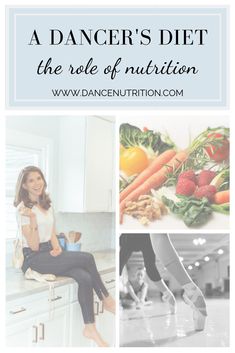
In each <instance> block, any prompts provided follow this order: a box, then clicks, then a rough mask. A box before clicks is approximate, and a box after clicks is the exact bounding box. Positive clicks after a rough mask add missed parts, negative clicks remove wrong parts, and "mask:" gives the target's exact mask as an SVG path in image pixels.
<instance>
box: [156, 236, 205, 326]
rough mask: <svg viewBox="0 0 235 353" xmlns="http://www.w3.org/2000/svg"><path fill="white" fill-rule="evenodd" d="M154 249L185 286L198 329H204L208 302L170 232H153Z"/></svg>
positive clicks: (187, 300)
mask: <svg viewBox="0 0 235 353" xmlns="http://www.w3.org/2000/svg"><path fill="white" fill-rule="evenodd" d="M151 241H152V245H153V249H154V251H155V253H156V254H157V256H158V257H159V258H160V260H161V261H162V263H163V265H164V266H165V267H166V268H167V270H168V271H169V273H171V275H172V276H173V277H174V278H175V279H176V280H177V281H178V282H179V284H180V285H181V286H182V287H183V289H184V291H185V293H184V299H185V301H186V302H187V304H189V303H190V304H191V306H192V307H193V309H194V323H195V328H196V330H202V329H204V324H205V317H206V315H207V312H206V303H205V299H204V296H203V294H202V292H201V290H200V289H199V288H198V287H197V286H196V284H195V283H193V281H192V279H191V277H190V276H189V275H188V273H187V271H186V270H185V268H184V266H183V265H182V263H181V261H180V259H179V256H178V254H177V252H176V250H175V248H174V246H173V244H172V242H171V241H170V238H169V235H168V234H151Z"/></svg>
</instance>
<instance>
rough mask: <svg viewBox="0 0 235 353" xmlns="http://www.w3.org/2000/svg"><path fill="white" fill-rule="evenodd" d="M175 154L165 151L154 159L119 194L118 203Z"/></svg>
mask: <svg viewBox="0 0 235 353" xmlns="http://www.w3.org/2000/svg"><path fill="white" fill-rule="evenodd" d="M175 155H176V152H175V151H174V150H167V151H165V152H163V153H161V154H160V155H159V156H158V157H156V158H155V159H154V160H153V162H152V163H151V164H150V165H149V166H148V167H147V168H146V169H144V170H143V171H142V172H141V173H140V174H139V175H138V176H137V177H136V178H135V180H134V181H133V182H132V183H131V184H130V185H128V186H127V187H126V188H125V189H124V190H123V191H122V192H121V193H120V202H121V201H123V200H124V199H125V198H126V197H127V196H128V195H129V194H130V193H131V192H132V191H134V190H135V189H136V188H137V187H138V186H140V185H141V184H142V183H144V182H145V180H147V179H148V178H149V177H150V176H151V175H153V174H154V173H156V172H158V171H159V170H160V169H161V168H162V167H163V166H164V165H165V164H167V163H168V162H169V161H170V160H171V159H172V158H173V157H174V156H175Z"/></svg>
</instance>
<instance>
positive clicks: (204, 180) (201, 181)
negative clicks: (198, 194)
mask: <svg viewBox="0 0 235 353" xmlns="http://www.w3.org/2000/svg"><path fill="white" fill-rule="evenodd" d="M215 176H216V172H213V171H212V170H202V171H201V172H200V174H199V175H198V177H197V185H198V186H204V185H209V184H210V182H211V181H212V180H213V179H214V177H215Z"/></svg>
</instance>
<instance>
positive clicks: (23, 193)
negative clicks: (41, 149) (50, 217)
mask: <svg viewBox="0 0 235 353" xmlns="http://www.w3.org/2000/svg"><path fill="white" fill-rule="evenodd" d="M32 172H37V173H39V174H40V175H41V177H42V179H43V181H44V187H43V190H42V194H41V195H40V196H39V205H40V206H41V207H42V208H44V209H45V210H48V209H49V208H50V206H51V199H50V197H49V195H48V194H47V193H46V188H47V183H46V180H45V177H44V175H43V173H42V171H41V169H39V168H38V167H35V166H28V167H25V168H24V169H22V170H21V172H20V174H19V176H18V180H17V183H16V190H15V199H14V206H15V207H17V206H18V205H19V204H20V203H21V202H22V201H23V203H24V205H25V207H29V208H32V207H33V206H34V205H35V204H37V202H33V201H32V200H30V198H29V194H28V191H27V190H25V189H24V187H23V185H24V184H25V183H26V181H27V178H28V176H29V174H30V173H32Z"/></svg>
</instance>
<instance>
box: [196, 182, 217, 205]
mask: <svg viewBox="0 0 235 353" xmlns="http://www.w3.org/2000/svg"><path fill="white" fill-rule="evenodd" d="M215 193H216V187H215V186H214V185H204V186H200V187H199V188H197V189H196V190H195V192H194V196H195V197H196V198H197V199H202V198H203V197H206V198H207V199H208V200H209V201H210V202H213V199H214V194H215Z"/></svg>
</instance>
